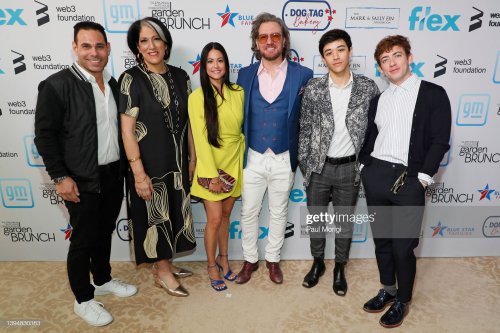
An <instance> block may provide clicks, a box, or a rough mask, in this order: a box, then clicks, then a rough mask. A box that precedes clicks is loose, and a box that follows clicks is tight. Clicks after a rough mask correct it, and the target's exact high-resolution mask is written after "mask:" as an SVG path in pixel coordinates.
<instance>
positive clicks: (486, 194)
mask: <svg viewBox="0 0 500 333" xmlns="http://www.w3.org/2000/svg"><path fill="white" fill-rule="evenodd" d="M477 191H478V192H479V193H481V197H480V198H479V201H481V200H483V199H485V198H486V199H488V200H490V201H491V194H492V193H495V190H494V189H490V185H489V184H486V186H485V187H484V188H483V189H479V190H477Z"/></svg>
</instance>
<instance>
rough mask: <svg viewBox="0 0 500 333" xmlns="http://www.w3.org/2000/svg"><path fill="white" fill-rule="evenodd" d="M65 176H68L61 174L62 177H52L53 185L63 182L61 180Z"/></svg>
mask: <svg viewBox="0 0 500 333" xmlns="http://www.w3.org/2000/svg"><path fill="white" fill-rule="evenodd" d="M66 178H68V176H62V177H57V178H54V179H52V181H53V182H54V184H55V185H59V184H61V183H62V182H63V180H65V179H66Z"/></svg>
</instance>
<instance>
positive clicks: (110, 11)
mask: <svg viewBox="0 0 500 333" xmlns="http://www.w3.org/2000/svg"><path fill="white" fill-rule="evenodd" d="M102 5H103V7H104V26H105V27H106V30H107V31H108V32H110V33H126V32H127V31H128V28H129V26H130V25H131V24H132V23H134V21H136V20H138V19H139V18H140V11H139V0H103V1H102Z"/></svg>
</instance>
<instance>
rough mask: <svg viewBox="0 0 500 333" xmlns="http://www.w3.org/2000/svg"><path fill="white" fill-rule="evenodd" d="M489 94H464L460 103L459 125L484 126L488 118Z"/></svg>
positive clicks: (457, 123) (457, 121)
mask: <svg viewBox="0 0 500 333" xmlns="http://www.w3.org/2000/svg"><path fill="white" fill-rule="evenodd" d="M489 105H490V95H489V94H462V95H461V96H460V100H459V103H458V112H457V120H456V125H457V126H484V125H485V124H486V122H487V120H488V108H489Z"/></svg>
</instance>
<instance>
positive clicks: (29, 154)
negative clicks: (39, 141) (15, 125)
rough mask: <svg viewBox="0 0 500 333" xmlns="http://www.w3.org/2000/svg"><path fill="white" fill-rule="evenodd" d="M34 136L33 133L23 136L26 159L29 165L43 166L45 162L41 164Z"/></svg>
mask: <svg viewBox="0 0 500 333" xmlns="http://www.w3.org/2000/svg"><path fill="white" fill-rule="evenodd" d="M34 138H35V136H34V135H25V136H24V151H25V152H26V161H27V163H28V165H29V166H30V167H34V168H37V167H43V166H45V164H43V160H42V157H41V156H40V154H39V153H38V150H37V149H36V146H35V142H34V141H33V139H34Z"/></svg>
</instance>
